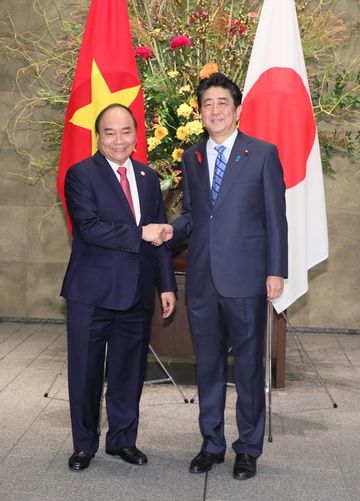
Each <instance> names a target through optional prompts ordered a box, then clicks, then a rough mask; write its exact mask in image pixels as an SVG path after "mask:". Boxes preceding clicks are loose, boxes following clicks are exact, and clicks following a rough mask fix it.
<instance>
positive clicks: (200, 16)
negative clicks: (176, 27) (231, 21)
mask: <svg viewBox="0 0 360 501" xmlns="http://www.w3.org/2000/svg"><path fill="white" fill-rule="evenodd" d="M208 17H209V14H208V13H207V12H206V10H205V9H201V11H200V12H199V11H195V12H193V13H192V14H191V16H190V18H189V24H195V23H199V22H201V21H202V20H204V19H207V18H208Z"/></svg>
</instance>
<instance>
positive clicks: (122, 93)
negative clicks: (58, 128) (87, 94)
mask: <svg viewBox="0 0 360 501" xmlns="http://www.w3.org/2000/svg"><path fill="white" fill-rule="evenodd" d="M139 90H140V85H136V86H135V87H130V88H128V89H122V90H118V91H116V92H111V90H110V89H109V87H108V85H107V83H106V81H105V79H104V77H103V75H102V74H101V72H100V70H99V68H98V65H97V64H96V61H95V59H94V60H93V63H92V68H91V103H89V104H87V105H86V106H83V107H82V108H79V109H78V110H76V111H75V113H74V114H73V116H72V117H71V119H70V122H71V123H72V124H74V125H77V126H78V127H83V128H84V129H89V130H91V149H92V153H95V151H96V135H95V130H94V123H95V120H96V117H97V116H98V114H99V113H100V111H101V110H103V109H104V108H106V106H109V104H114V103H120V104H123V105H124V106H130V105H131V103H132V102H133V101H134V100H135V99H136V96H137V95H138V93H139Z"/></svg>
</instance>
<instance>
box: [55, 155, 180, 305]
mask: <svg viewBox="0 0 360 501" xmlns="http://www.w3.org/2000/svg"><path fill="white" fill-rule="evenodd" d="M132 163H133V166H134V171H135V177H136V183H137V188H138V193H139V200H140V209H141V221H140V224H139V226H137V225H136V223H135V221H134V217H133V214H132V212H131V209H130V206H129V204H128V202H127V199H126V197H125V195H124V193H123V190H122V188H121V186H120V183H119V181H118V180H117V178H116V176H115V175H114V172H113V170H112V168H111V166H110V164H109V163H108V161H107V160H106V158H105V157H104V156H103V155H102V154H101V153H99V152H97V153H96V154H95V155H94V156H93V157H91V158H88V159H86V160H84V161H82V162H80V163H78V164H76V165H74V166H73V167H71V168H70V169H69V171H68V173H67V175H66V180H65V198H66V203H67V207H68V210H69V213H70V217H71V220H72V223H73V243H72V252H71V257H70V261H69V265H68V268H67V271H66V274H65V278H64V283H63V287H62V290H61V295H62V296H64V297H65V298H66V299H69V300H72V301H78V302H81V303H85V304H92V305H96V306H100V307H103V308H110V309H119V310H126V309H128V308H129V307H131V306H132V304H133V302H134V300H135V297H136V296H137V294H138V293H139V292H140V296H141V299H142V301H143V303H144V305H145V307H146V308H151V307H152V305H153V300H154V289H155V285H157V287H158V290H159V291H160V292H165V291H174V290H176V285H175V277H174V272H173V267H172V256H171V252H170V251H169V250H168V249H167V248H166V246H164V245H163V246H161V247H159V248H158V247H154V246H153V245H151V244H150V243H148V242H145V241H144V240H142V239H141V235H142V228H141V226H143V225H146V224H148V223H156V222H159V223H162V222H166V214H165V210H164V204H163V199H162V195H161V190H160V185H159V179H158V176H157V174H156V172H155V171H154V170H153V169H151V168H150V167H148V166H146V165H144V164H141V163H139V162H136V161H134V160H132Z"/></svg>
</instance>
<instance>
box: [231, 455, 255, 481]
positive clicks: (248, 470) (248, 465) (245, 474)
mask: <svg viewBox="0 0 360 501" xmlns="http://www.w3.org/2000/svg"><path fill="white" fill-rule="evenodd" d="M255 475H256V458H253V457H252V456H249V454H236V459H235V464H234V478H236V479H238V480H247V479H248V478H251V477H255Z"/></svg>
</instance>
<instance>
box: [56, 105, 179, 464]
mask: <svg viewBox="0 0 360 501" xmlns="http://www.w3.org/2000/svg"><path fill="white" fill-rule="evenodd" d="M95 131H96V135H97V143H98V152H97V153H96V154H95V155H94V156H93V157H91V158H88V159H86V160H84V161H83V162H80V163H78V164H76V165H74V166H73V167H71V168H70V169H69V171H68V173H67V176H66V181H65V197H66V203H67V207H68V210H69V213H70V217H71V221H72V223H73V243H72V252H71V257H70V262H69V265H68V269H67V271H66V275H65V279H64V283H63V288H62V291H61V294H62V296H64V297H65V298H66V300H67V330H68V370H69V396H70V413H71V424H72V434H73V443H74V453H73V454H72V456H71V457H70V459H69V467H70V468H71V469H72V470H83V469H85V468H87V467H88V466H89V464H90V461H91V459H92V458H93V457H94V455H95V453H96V451H97V449H98V445H99V433H98V427H99V415H100V401H101V394H102V388H103V382H104V362H105V348H106V346H107V357H106V358H107V373H106V374H107V375H106V380H107V391H106V408H107V418H108V423H109V430H108V432H107V435H106V452H107V453H108V454H111V455H118V456H120V457H121V458H122V459H123V460H124V461H127V462H129V463H131V464H138V465H142V464H145V463H147V458H146V456H145V454H143V453H142V452H141V451H140V450H139V449H137V448H136V436H137V429H138V421H139V400H140V395H141V391H142V386H143V382H144V373H145V366H146V358H147V351H148V343H149V331H150V322H151V316H152V309H153V303H154V291H155V284H156V285H157V288H158V290H159V292H160V296H161V303H162V308H163V317H164V318H167V317H169V316H170V315H171V313H172V312H173V310H174V307H175V293H174V291H175V289H176V285H175V278H174V273H173V268H172V258H171V253H170V251H169V250H168V249H167V248H166V247H165V246H162V247H159V248H157V247H155V246H154V245H151V243H150V242H151V241H153V240H158V241H160V242H161V241H162V239H163V229H162V227H161V226H160V224H159V223H164V222H166V215H165V210H164V205H163V199H162V195H161V190H160V185H159V180H158V177H157V175H156V173H155V172H154V170H152V169H151V168H149V167H148V166H146V165H144V164H141V163H139V162H136V161H135V160H131V159H130V155H131V154H132V152H133V150H134V148H135V145H136V121H135V118H134V116H133V114H132V113H131V111H130V110H129V109H128V108H126V107H124V106H122V105H119V104H114V105H110V106H108V107H107V108H105V109H104V110H103V111H102V112H101V113H100V114H99V116H98V118H97V119H96V122H95Z"/></svg>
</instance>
